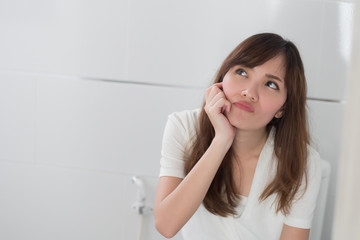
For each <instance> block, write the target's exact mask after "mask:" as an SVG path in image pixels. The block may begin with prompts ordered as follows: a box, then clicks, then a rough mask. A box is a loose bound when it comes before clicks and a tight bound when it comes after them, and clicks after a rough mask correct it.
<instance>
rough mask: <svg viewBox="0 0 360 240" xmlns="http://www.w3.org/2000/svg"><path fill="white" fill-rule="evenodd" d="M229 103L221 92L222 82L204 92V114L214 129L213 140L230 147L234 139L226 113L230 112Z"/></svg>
mask: <svg viewBox="0 0 360 240" xmlns="http://www.w3.org/2000/svg"><path fill="white" fill-rule="evenodd" d="M230 109H231V103H230V102H229V101H228V100H227V99H226V97H225V94H224V92H223V91H222V82H220V83H215V84H214V85H212V86H211V87H209V88H208V89H207V90H206V101H205V112H206V114H207V115H208V117H209V119H210V121H211V124H212V125H213V127H214V129H215V138H219V139H221V141H224V143H228V144H229V145H228V146H229V147H230V146H231V144H232V142H233V140H234V137H235V127H234V126H232V125H231V123H230V122H229V120H228V119H227V117H226V116H225V114H226V113H228V112H230Z"/></svg>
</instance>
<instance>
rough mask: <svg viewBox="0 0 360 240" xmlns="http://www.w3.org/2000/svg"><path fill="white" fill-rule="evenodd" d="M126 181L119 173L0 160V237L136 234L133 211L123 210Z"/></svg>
mask: <svg viewBox="0 0 360 240" xmlns="http://www.w3.org/2000/svg"><path fill="white" fill-rule="evenodd" d="M128 182H129V183H130V180H129V177H128V176H123V175H119V174H111V173H106V172H94V171H86V170H81V169H69V168H59V167H53V166H45V165H32V164H31V165H30V164H17V163H5V162H0V190H1V193H2V194H1V198H0V211H1V215H0V238H1V239H29V240H45V239H54V240H60V239H61V240H62V239H68V240H78V239H88V240H91V239H94V240H95V239H109V240H110V239H114V240H115V239H136V236H137V231H138V229H137V225H136V221H135V215H134V214H132V215H124V212H126V209H128V208H129V209H130V206H129V205H125V204H126V203H127V201H125V200H126V198H135V193H136V192H135V191H131V190H132V188H129V187H130V186H129V183H128ZM9 183H11V184H9ZM124 223H128V224H127V225H125V224H124ZM125 226H126V228H125ZM124 232H126V233H127V238H122V237H121V236H122V235H123V233H124Z"/></svg>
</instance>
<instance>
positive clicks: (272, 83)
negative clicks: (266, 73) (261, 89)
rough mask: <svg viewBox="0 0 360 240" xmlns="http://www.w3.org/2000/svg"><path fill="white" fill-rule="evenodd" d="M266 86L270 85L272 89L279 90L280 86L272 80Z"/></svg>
mask: <svg viewBox="0 0 360 240" xmlns="http://www.w3.org/2000/svg"><path fill="white" fill-rule="evenodd" d="M266 86H268V87H270V88H272V89H275V90H279V86H278V85H277V84H276V83H274V82H271V81H268V82H267V83H266Z"/></svg>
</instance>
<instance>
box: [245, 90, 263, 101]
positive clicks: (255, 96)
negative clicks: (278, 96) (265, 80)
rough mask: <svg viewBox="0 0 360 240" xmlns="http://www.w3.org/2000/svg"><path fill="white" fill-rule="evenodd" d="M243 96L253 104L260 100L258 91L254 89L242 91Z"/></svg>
mask: <svg viewBox="0 0 360 240" xmlns="http://www.w3.org/2000/svg"><path fill="white" fill-rule="evenodd" d="M241 96H243V97H246V98H248V99H250V100H251V101H252V102H256V101H257V100H258V98H259V97H258V94H257V91H256V89H254V88H246V89H244V90H242V91H241Z"/></svg>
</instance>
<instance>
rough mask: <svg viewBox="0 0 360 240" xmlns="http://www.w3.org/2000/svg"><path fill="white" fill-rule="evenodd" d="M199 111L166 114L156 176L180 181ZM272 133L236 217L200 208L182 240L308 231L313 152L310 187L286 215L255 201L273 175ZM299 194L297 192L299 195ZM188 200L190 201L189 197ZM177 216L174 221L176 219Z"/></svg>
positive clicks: (315, 180) (315, 175)
mask: <svg viewBox="0 0 360 240" xmlns="http://www.w3.org/2000/svg"><path fill="white" fill-rule="evenodd" d="M199 114H200V110H199V109H196V110H191V111H183V112H177V113H173V114H171V115H169V117H168V122H167V124H166V127H165V131H164V136H163V144H162V151H161V154H162V157H161V160H160V165H161V167H160V176H173V177H179V178H184V177H185V174H184V164H185V161H186V160H187V159H188V157H189V154H190V148H191V146H192V143H193V141H194V137H195V133H196V131H195V129H196V126H197V124H198V117H199ZM274 133H275V129H273V130H272V131H271V132H270V134H269V137H268V139H267V141H266V143H265V145H264V147H263V149H262V151H261V154H260V157H259V160H258V163H257V166H256V170H255V174H254V178H253V182H252V185H251V189H250V193H249V196H248V197H247V199H245V200H246V201H245V202H244V201H243V202H242V204H240V205H239V207H238V215H237V216H229V217H220V216H217V215H214V214H212V213H210V212H209V211H207V210H206V208H205V207H204V206H203V205H202V204H201V205H200V207H199V208H198V209H197V211H196V212H195V214H194V215H193V216H192V217H191V219H190V220H189V221H188V222H187V223H186V224H185V226H184V227H183V228H182V234H183V238H184V240H202V239H204V240H219V239H221V240H227V239H229V240H241V239H244V240H255V239H256V240H263V239H266V240H271V239H274V240H275V239H276V240H278V239H279V238H280V234H281V230H282V227H283V224H287V225H290V226H293V227H298V228H305V229H309V228H310V227H311V221H312V218H313V215H314V210H315V205H316V198H317V195H318V192H319V188H320V183H321V163H320V157H319V154H318V153H317V152H316V151H315V150H314V149H313V148H311V147H309V149H308V152H309V156H308V186H307V189H306V192H305V193H304V195H302V197H301V198H300V199H297V200H294V201H293V204H292V208H291V211H290V213H289V214H288V215H287V216H284V215H283V214H282V213H280V212H279V213H276V212H275V207H274V204H272V203H273V202H274V200H275V197H276V196H275V195H271V196H269V197H268V198H267V199H265V200H264V201H261V202H259V200H258V199H259V196H260V195H261V193H262V192H263V191H264V189H265V187H266V186H267V185H268V184H269V183H270V182H271V180H272V179H273V177H274V176H275V174H276V161H277V158H276V157H275V154H274ZM301 193H302V191H301V190H300V192H299V194H298V196H300V195H301ZM189 197H191V196H189ZM174 217H176V216H174Z"/></svg>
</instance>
